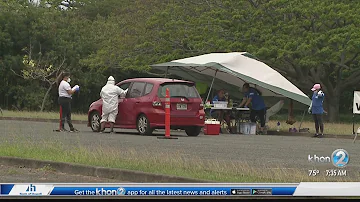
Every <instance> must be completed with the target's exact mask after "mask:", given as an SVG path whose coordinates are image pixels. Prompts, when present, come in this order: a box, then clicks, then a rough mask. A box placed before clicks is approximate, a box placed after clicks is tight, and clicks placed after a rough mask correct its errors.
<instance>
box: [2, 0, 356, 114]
mask: <svg viewBox="0 0 360 202" xmlns="http://www.w3.org/2000/svg"><path fill="white" fill-rule="evenodd" d="M36 2H40V4H37V3H29V2H26V1H23V0H8V1H6V0H4V1H0V77H1V78H0V79H1V84H2V85H1V86H0V95H1V98H0V107H1V108H3V109H19V110H56V109H57V103H56V100H57V85H56V84H57V83H56V78H57V77H58V76H59V74H60V72H61V71H64V70H66V71H70V72H71V73H72V84H73V85H74V84H79V85H80V86H81V92H80V94H79V95H75V97H74V102H73V106H74V110H76V111H81V112H86V110H87V109H88V106H89V105H90V104H91V103H92V102H93V101H94V100H96V99H98V98H99V91H100V89H101V87H102V86H103V85H104V84H105V82H106V78H107V77H108V76H109V75H113V76H114V77H115V78H116V79H117V80H122V79H125V78H131V77H140V76H142V77H143V76H146V77H150V76H154V74H150V73H149V72H150V71H151V70H150V69H149V64H154V63H160V62H167V61H170V60H173V59H179V58H184V57H188V56H195V55H199V54H205V53H210V52H229V51H247V52H250V53H252V54H253V55H255V56H257V57H258V58H259V59H261V60H262V61H264V62H266V63H267V64H269V65H270V66H272V67H273V68H275V69H277V70H278V71H279V72H281V73H282V74H283V75H284V76H286V77H287V78H288V79H289V80H291V81H292V82H294V83H295V84H296V85H297V86H298V87H299V88H300V89H302V90H303V91H304V92H309V89H310V88H311V85H312V84H313V83H315V82H320V83H321V84H322V85H323V86H324V91H325V93H326V94H327V99H326V101H325V102H326V109H327V110H328V111H329V113H330V119H331V120H334V121H335V120H336V119H337V117H338V114H339V112H340V111H341V112H344V113H351V107H352V92H353V90H355V89H357V88H358V87H360V86H359V80H360V79H358V77H359V76H360V68H359V52H360V32H359V31H358V26H359V24H360V17H359V14H358V13H360V1H350V0H344V1H333V0H327V1H302V0H272V1H260V0H238V1H233V0H206V1H197V0H175V1H170V0H169V1H167V0H151V1H148V0H132V1H129V0H91V1H90V0H82V1H81V2H80V1H76V2H75V1H74V2H72V1H68V2H69V4H67V5H66V7H65V6H58V5H60V4H61V1H56V0H53V1H48V3H45V1H36ZM49 3H51V4H49ZM64 8H65V9H64ZM66 8H67V9H66Z"/></svg>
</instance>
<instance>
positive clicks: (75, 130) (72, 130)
mask: <svg viewBox="0 0 360 202" xmlns="http://www.w3.org/2000/svg"><path fill="white" fill-rule="evenodd" d="M77 132H80V131H79V130H78V129H76V128H73V129H71V130H70V133H77Z"/></svg>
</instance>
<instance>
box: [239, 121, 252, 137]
mask: <svg viewBox="0 0 360 202" xmlns="http://www.w3.org/2000/svg"><path fill="white" fill-rule="evenodd" d="M238 131H240V133H242V134H245V135H256V123H240V124H239V130H238Z"/></svg>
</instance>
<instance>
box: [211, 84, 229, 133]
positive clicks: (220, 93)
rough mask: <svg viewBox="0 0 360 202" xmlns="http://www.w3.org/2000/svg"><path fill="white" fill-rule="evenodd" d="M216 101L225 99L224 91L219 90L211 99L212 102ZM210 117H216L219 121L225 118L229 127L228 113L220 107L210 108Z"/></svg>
mask: <svg viewBox="0 0 360 202" xmlns="http://www.w3.org/2000/svg"><path fill="white" fill-rule="evenodd" d="M216 101H224V102H225V101H226V98H225V91H224V90H219V91H218V94H217V95H215V97H214V98H213V99H212V102H211V103H212V104H214V102H216ZM210 114H211V117H213V118H215V119H218V120H219V121H222V120H225V121H226V124H227V125H228V127H230V114H229V113H228V112H226V111H224V110H221V109H214V110H210Z"/></svg>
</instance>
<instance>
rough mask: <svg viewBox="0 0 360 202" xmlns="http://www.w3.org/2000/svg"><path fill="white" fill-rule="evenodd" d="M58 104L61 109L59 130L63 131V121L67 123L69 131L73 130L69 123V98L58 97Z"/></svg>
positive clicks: (70, 122)
mask: <svg viewBox="0 0 360 202" xmlns="http://www.w3.org/2000/svg"><path fill="white" fill-rule="evenodd" d="M58 102H59V105H60V106H61V108H62V116H61V129H64V125H65V120H66V121H67V123H68V124H69V127H70V130H73V129H74V126H73V124H72V121H71V98H67V97H59V99H58Z"/></svg>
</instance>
